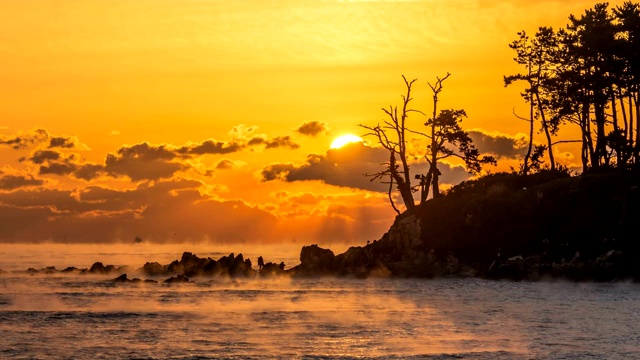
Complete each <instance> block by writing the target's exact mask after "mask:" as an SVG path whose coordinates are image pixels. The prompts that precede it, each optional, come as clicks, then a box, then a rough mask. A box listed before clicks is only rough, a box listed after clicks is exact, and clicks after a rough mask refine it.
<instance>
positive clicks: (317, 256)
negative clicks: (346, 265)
mask: <svg viewBox="0 0 640 360" xmlns="http://www.w3.org/2000/svg"><path fill="white" fill-rule="evenodd" d="M297 268H298V271H297V272H296V273H300V274H301V275H334V274H336V273H337V270H338V269H337V268H336V256H335V255H334V254H333V251H331V250H330V249H323V248H321V247H319V246H318V245H310V246H303V247H302V250H301V251H300V265H299V266H298V267H297Z"/></svg>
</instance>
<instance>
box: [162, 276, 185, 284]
mask: <svg viewBox="0 0 640 360" xmlns="http://www.w3.org/2000/svg"><path fill="white" fill-rule="evenodd" d="M188 282H190V280H189V278H188V277H186V276H184V275H177V276H172V277H170V278H168V279H167V280H165V281H163V282H162V283H163V284H180V283H188Z"/></svg>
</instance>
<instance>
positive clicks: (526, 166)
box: [522, 102, 535, 176]
mask: <svg viewBox="0 0 640 360" xmlns="http://www.w3.org/2000/svg"><path fill="white" fill-rule="evenodd" d="M534 109H535V107H534V105H533V103H532V102H531V103H530V104H529V147H528V148H527V154H526V155H525V156H524V164H523V165H522V174H523V175H525V176H526V175H528V174H529V158H531V150H532V149H533V131H534V128H535V125H534V120H535V118H534Z"/></svg>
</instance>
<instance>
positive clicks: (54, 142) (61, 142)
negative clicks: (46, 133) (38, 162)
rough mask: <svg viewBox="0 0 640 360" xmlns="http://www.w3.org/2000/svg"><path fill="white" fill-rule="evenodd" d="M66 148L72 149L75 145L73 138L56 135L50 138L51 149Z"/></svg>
mask: <svg viewBox="0 0 640 360" xmlns="http://www.w3.org/2000/svg"><path fill="white" fill-rule="evenodd" d="M56 147H58V148H66V149H71V148H73V147H75V142H74V140H73V139H72V138H69V137H62V136H56V137H52V138H51V139H49V149H52V148H56Z"/></svg>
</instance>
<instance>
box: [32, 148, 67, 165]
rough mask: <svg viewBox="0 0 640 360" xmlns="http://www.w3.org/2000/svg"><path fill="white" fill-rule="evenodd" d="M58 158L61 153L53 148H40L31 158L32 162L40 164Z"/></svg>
mask: <svg viewBox="0 0 640 360" xmlns="http://www.w3.org/2000/svg"><path fill="white" fill-rule="evenodd" d="M58 159H60V153H59V152H57V151H53V150H38V151H36V152H35V153H33V155H31V157H30V158H29V160H31V162H33V163H34V164H38V165H39V164H44V163H45V162H50V161H55V160H58Z"/></svg>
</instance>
